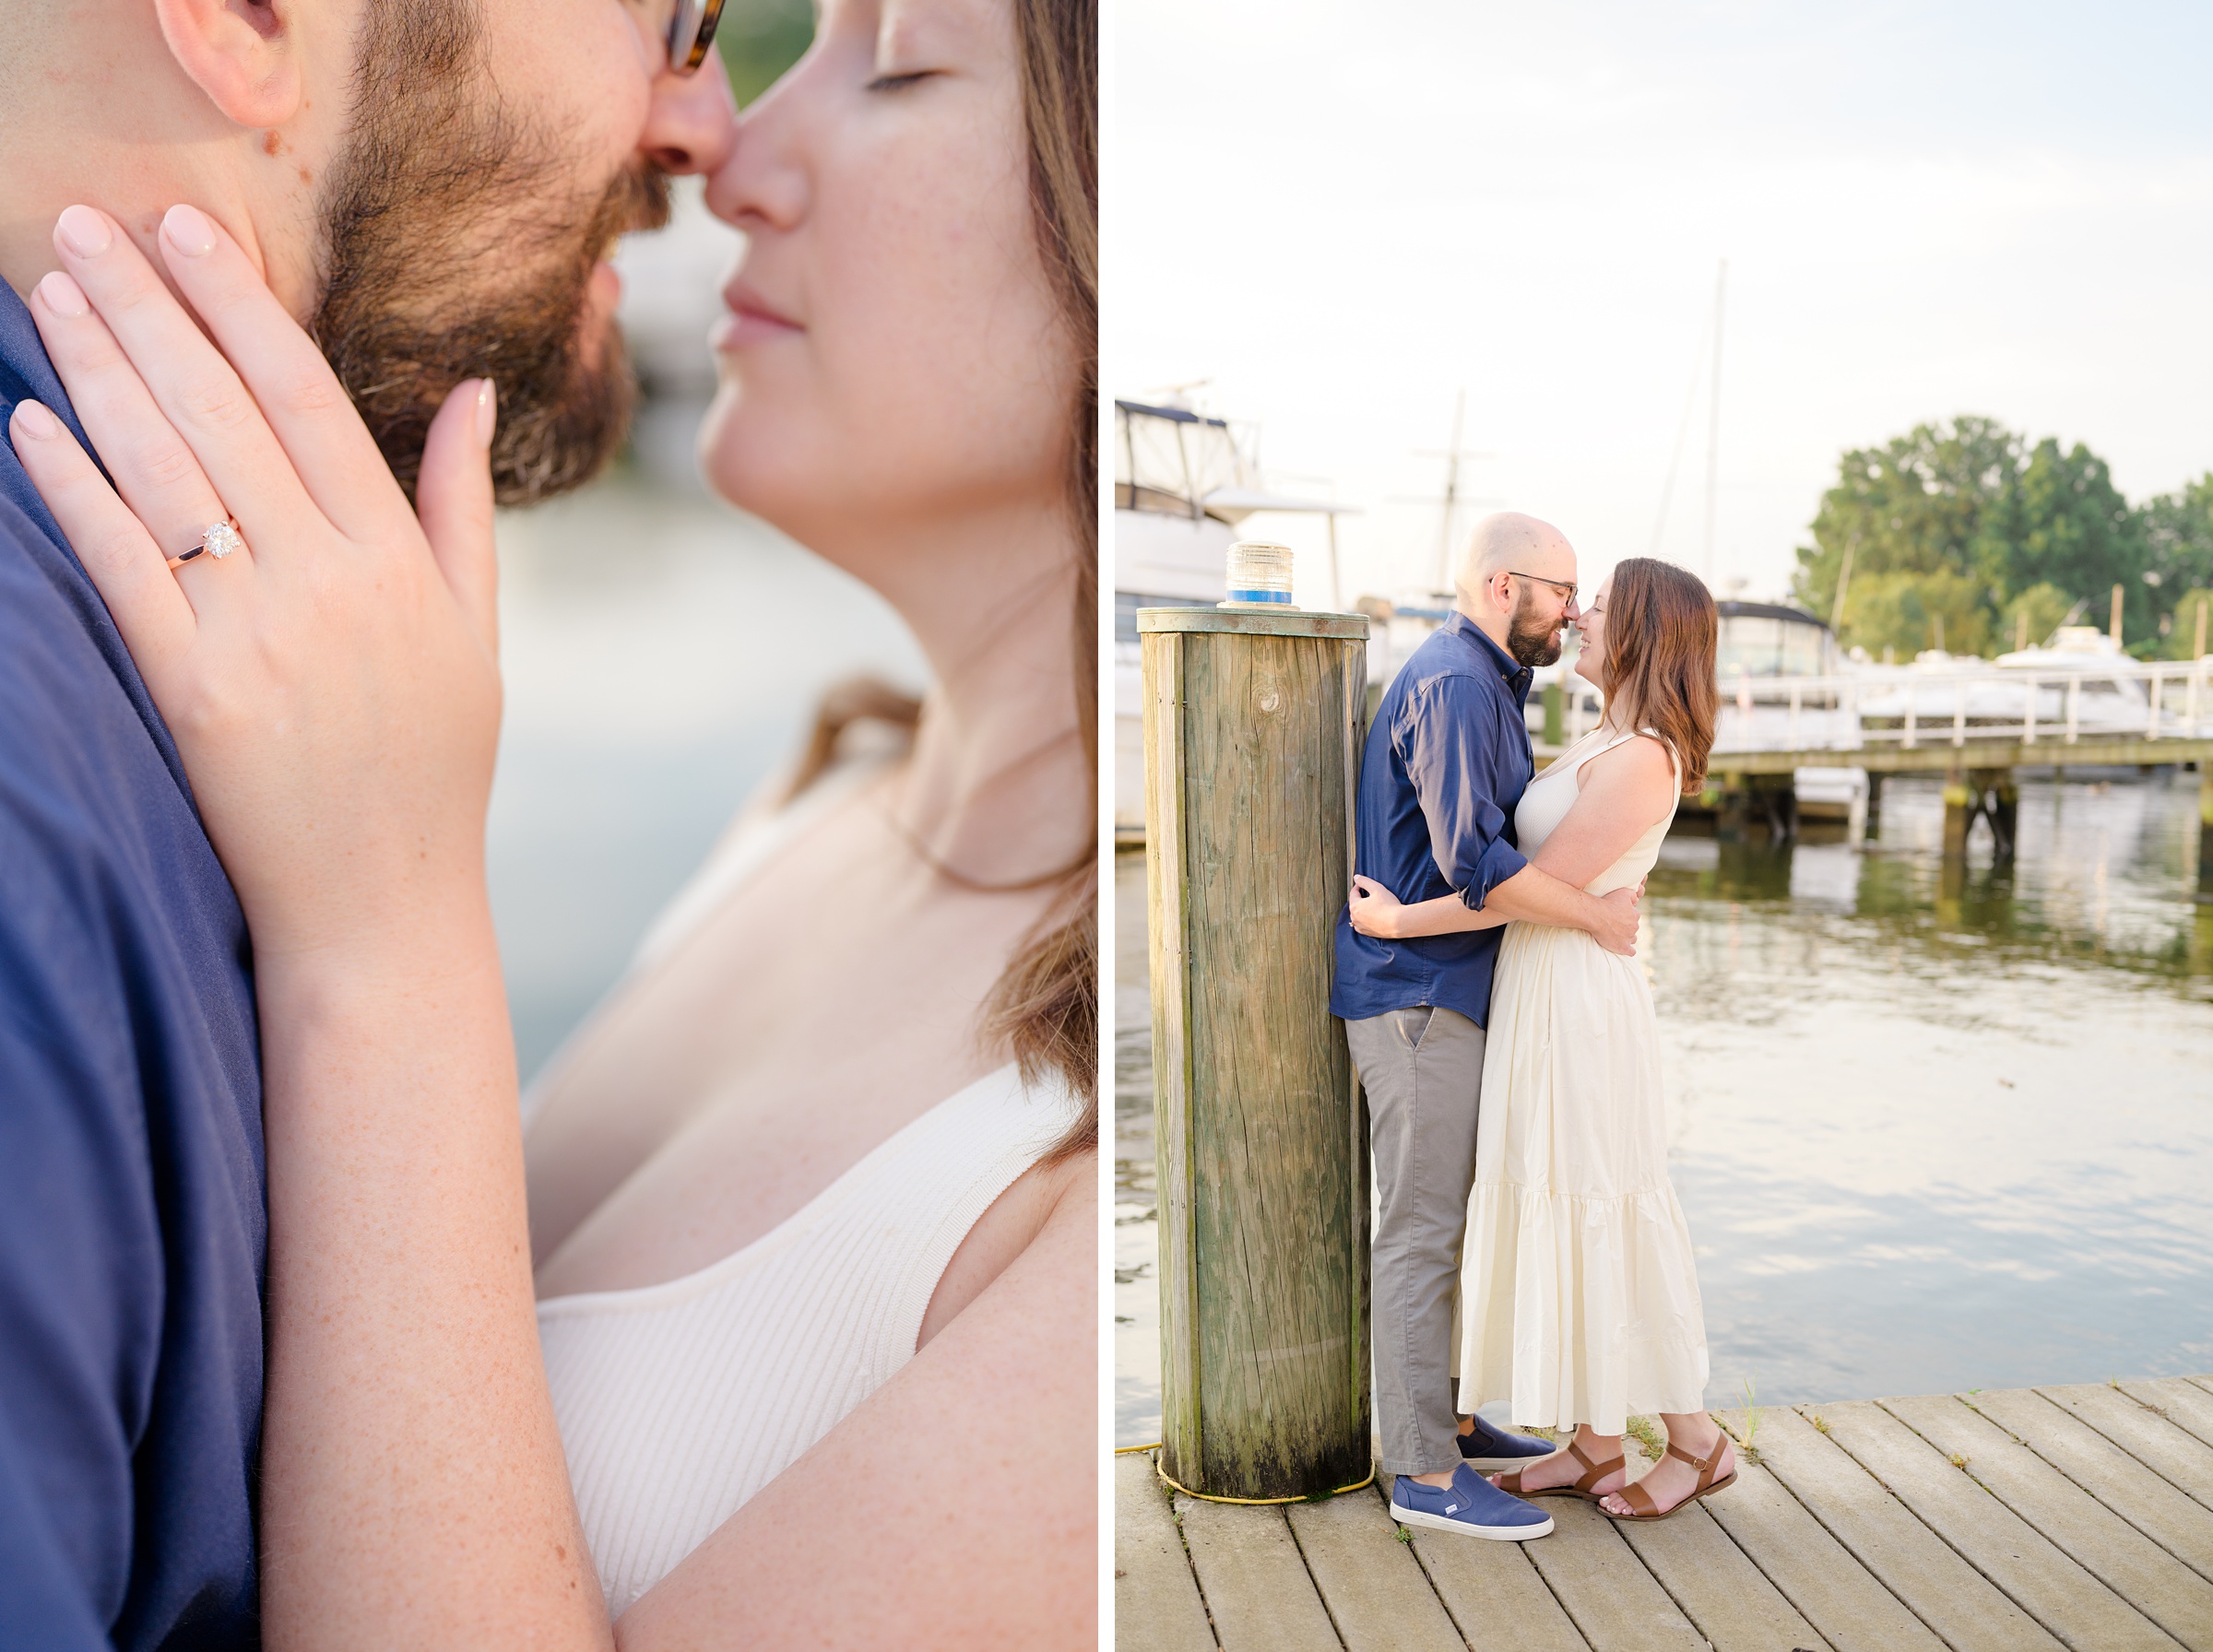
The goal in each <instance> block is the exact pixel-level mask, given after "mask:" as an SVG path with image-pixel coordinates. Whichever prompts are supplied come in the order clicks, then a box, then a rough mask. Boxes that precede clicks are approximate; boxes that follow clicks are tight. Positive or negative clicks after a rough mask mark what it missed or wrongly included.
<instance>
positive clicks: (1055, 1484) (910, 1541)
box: [616, 1151, 1099, 1652]
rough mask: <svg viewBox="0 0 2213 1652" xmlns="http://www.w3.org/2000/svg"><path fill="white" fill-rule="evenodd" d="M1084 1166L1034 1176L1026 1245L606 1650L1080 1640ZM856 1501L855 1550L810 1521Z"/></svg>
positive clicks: (1092, 1495)
mask: <svg viewBox="0 0 2213 1652" xmlns="http://www.w3.org/2000/svg"><path fill="white" fill-rule="evenodd" d="M1097 1164H1098V1160H1097V1155H1096V1153H1095V1152H1088V1151H1087V1152H1083V1153H1080V1154H1077V1155H1075V1156H1073V1157H1071V1158H1070V1159H1068V1160H1066V1161H1064V1162H1062V1163H1060V1164H1058V1165H1055V1166H1053V1167H1051V1168H1052V1171H1053V1173H1054V1180H1055V1182H1056V1185H1057V1188H1058V1197H1057V1198H1055V1199H1054V1200H1053V1202H1052V1204H1051V1207H1050V1208H1049V1209H1047V1212H1046V1213H1045V1217H1044V1220H1043V1221H1042V1222H1041V1223H1040V1224H1039V1226H1038V1227H1037V1229H1036V1231H1035V1234H1034V1235H1033V1237H1032V1238H1031V1240H1030V1242H1029V1243H1028V1245H1025V1246H1024V1248H1023V1250H1022V1251H1021V1253H1020V1254H1019V1255H1018V1256H1016V1257H1014V1258H1013V1260H1012V1262H1011V1263H1009V1264H1008V1265H1007V1266H1006V1267H1005V1268H1003V1269H1001V1271H1000V1274H999V1277H998V1278H996V1279H994V1280H992V1281H991V1282H990V1284H989V1285H988V1286H987V1287H986V1288H985V1289H984V1291H983V1292H981V1293H980V1294H979V1295H978V1296H977V1298H976V1301H974V1302H973V1303H971V1304H968V1306H967V1307H966V1308H965V1309H964V1311H963V1312H962V1313H961V1314H959V1315H958V1316H955V1317H954V1319H953V1322H952V1323H951V1324H950V1325H948V1326H947V1327H945V1329H944V1331H943V1333H942V1334H941V1335H940V1336H938V1337H936V1338H935V1339H931V1340H930V1341H929V1345H928V1346H927V1347H925V1348H924V1349H923V1350H922V1351H920V1352H918V1353H917V1355H916V1356H915V1357H914V1358H913V1359H912V1360H910V1361H909V1362H908V1363H906V1365H905V1367H903V1368H902V1369H901V1370H900V1371H899V1373H898V1374H897V1375H894V1376H893V1378H892V1379H891V1381H889V1382H888V1383H886V1384H885V1385H884V1386H882V1387H881V1388H879V1389H878V1390H877V1391H876V1392H875V1393H874V1394H872V1395H870V1397H869V1398H867V1399H865V1400H863V1401H862V1402H861V1404H860V1405H859V1406H858V1408H857V1409H856V1410H854V1411H853V1412H852V1413H851V1414H850V1415H848V1416H847V1417H846V1419H845V1421H843V1422H840V1423H839V1424H838V1425H837V1426H836V1427H835V1428H834V1429H832V1430H831V1431H830V1433H829V1434H826V1435H825V1436H824V1437H823V1438H822V1440H820V1441H819V1442H817V1443H816V1444H815V1445H813V1446H812V1447H811V1449H809V1450H808V1451H807V1453H806V1454H805V1455H803V1456H802V1457H800V1458H799V1461H797V1462H796V1463H794V1464H793V1465H792V1466H791V1467H790V1468H789V1469H786V1470H785V1471H784V1472H783V1473H782V1474H781V1475H779V1476H777V1477H776V1479H775V1480H774V1481H771V1482H770V1483H769V1484H768V1485H767V1486H766V1487H765V1488H764V1489H763V1491H762V1492H761V1493H760V1495H758V1496H757V1497H755V1498H754V1499H753V1500H752V1501H751V1503H748V1504H746V1505H745V1506H744V1507H743V1508H741V1509H740V1510H739V1511H738V1512H737V1513H736V1514H735V1515H733V1516H730V1518H729V1519H728V1521H726V1522H725V1523H724V1524H723V1526H722V1527H721V1528H719V1529H718V1530H717V1531H716V1533H715V1534H714V1536H712V1537H710V1538H709V1539H708V1540H706V1542H704V1544H702V1545H701V1546H700V1547H699V1548H698V1549H696V1550H694V1551H693V1552H692V1554H690V1555H689V1556H688V1557H686V1558H685V1559H684V1560H683V1561H682V1562H681V1563H680V1564H679V1565H678V1566H677V1567H676V1569H675V1570H674V1571H673V1572H671V1573H670V1574H669V1575H668V1576H667V1577H666V1578H664V1579H662V1581H661V1582H660V1583H658V1584H657V1585H655V1586H654V1587H653V1588H651V1589H649V1590H648V1591H647V1592H646V1594H645V1597H644V1598H643V1599H640V1600H639V1601H638V1603H637V1604H636V1605H635V1606H633V1608H632V1609H631V1610H630V1611H628V1612H627V1613H625V1614H624V1616H623V1618H622V1620H621V1622H620V1623H619V1624H617V1626H616V1639H617V1644H618V1645H619V1646H621V1648H623V1652H660V1648H662V1647H665V1646H666V1647H675V1646H699V1645H703V1644H709V1643H712V1644H716V1645H752V1646H798V1645H806V1646H840V1647H842V1646H855V1647H859V1646H901V1647H911V1648H915V1649H916V1652H935V1649H937V1648H944V1649H945V1652H954V1649H956V1648H966V1647H970V1646H1000V1645H1006V1646H1082V1645H1088V1644H1090V1641H1091V1639H1092V1638H1094V1637H1095V1634H1096V1624H1095V1621H1094V1615H1093V1614H1094V1602H1095V1598H1096V1587H1097V1585H1096V1581H1095V1579H1096V1566H1097V1553H1098V1535H1097V1524H1096V1516H1097V1508H1098V1472H1099V1452H1098V1424H1097V1421H1096V1419H1097V1400H1096V1396H1097V1390H1098V1363H1097V1362H1098V1318H1099V1316H1098V1299H1099V1274H1098V1258H1099V1233H1098V1197H1099V1196H1098V1186H1097ZM887 1445H889V1446H890V1447H891V1448H892V1449H893V1450H894V1451H895V1452H896V1465H897V1466H896V1470H895V1471H893V1470H890V1469H887V1467H886V1461H887V1459H886V1457H885V1452H886V1448H887ZM856 1500H858V1503H859V1504H863V1505H865V1508H866V1514H867V1523H868V1540H867V1541H866V1542H857V1541H854V1540H852V1539H851V1536H850V1531H851V1528H850V1526H849V1524H847V1523H846V1522H844V1521H841V1520H836V1519H825V1518H824V1517H823V1511H824V1510H825V1509H841V1510H842V1509H848V1508H851V1507H853V1506H855V1504H856ZM1016 1510H1019V1511H1020V1513H1019V1515H1012V1514H1011V1511H1016ZM887 1582H888V1583H890V1584H891V1585H892V1587H886V1586H887Z"/></svg>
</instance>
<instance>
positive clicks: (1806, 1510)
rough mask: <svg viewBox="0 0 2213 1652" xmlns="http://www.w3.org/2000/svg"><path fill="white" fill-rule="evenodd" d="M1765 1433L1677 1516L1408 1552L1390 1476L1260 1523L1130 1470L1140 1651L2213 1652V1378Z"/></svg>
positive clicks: (1733, 1420)
mask: <svg viewBox="0 0 2213 1652" xmlns="http://www.w3.org/2000/svg"><path fill="white" fill-rule="evenodd" d="M1719 1414H1720V1415H1721V1417H1722V1422H1724V1423H1725V1424H1726V1425H1727V1426H1728V1427H1729V1429H1730V1432H1731V1433H1732V1434H1735V1435H1736V1436H1737V1437H1738V1438H1739V1439H1740V1440H1741V1439H1742V1438H1744V1437H1745V1434H1746V1429H1747V1420H1746V1417H1745V1416H1744V1415H1743V1414H1742V1413H1739V1412H1722V1413H1719ZM1753 1440H1754V1443H1755V1444H1756V1445H1757V1446H1758V1448H1759V1451H1758V1458H1759V1460H1758V1461H1757V1464H1753V1463H1749V1462H1746V1463H1745V1464H1744V1465H1743V1466H1742V1467H1741V1469H1740V1478H1739V1480H1738V1482H1737V1484H1736V1485H1735V1486H1734V1487H1732V1488H1731V1489H1730V1490H1729V1491H1727V1492H1724V1493H1722V1494H1721V1495H1719V1496H1718V1497H1715V1498H1713V1499H1711V1500H1710V1501H1709V1502H1707V1503H1706V1504H1702V1505H1701V1506H1699V1507H1697V1508H1693V1509H1690V1510H1686V1512H1685V1513H1683V1514H1682V1515H1680V1516H1676V1517H1675V1518H1674V1519H1672V1520H1667V1521H1663V1522H1660V1523H1658V1524H1654V1525H1651V1526H1643V1527H1636V1526H1615V1524H1614V1523H1613V1522H1611V1521H1609V1520H1607V1519H1606V1518H1605V1517H1604V1516H1603V1515H1601V1514H1600V1513H1599V1512H1598V1511H1597V1510H1596V1509H1595V1508H1592V1507H1591V1506H1589V1505H1588V1504H1580V1503H1575V1502H1572V1501H1569V1500H1567V1499H1558V1500H1555V1501H1553V1502H1551V1503H1549V1504H1547V1505H1546V1506H1547V1507H1549V1508H1550V1509H1551V1510H1552V1512H1553V1514H1554V1516H1555V1517H1556V1519H1557V1521H1558V1528H1557V1529H1556V1531H1555V1532H1554V1533H1553V1535H1552V1536H1550V1537H1548V1538H1543V1539H1540V1540H1537V1541H1536V1542H1533V1543H1526V1544H1516V1543H1490V1542H1483V1541H1480V1540H1473V1539H1468V1538H1456V1537H1452V1536H1450V1535H1449V1534H1446V1533H1441V1532H1422V1533H1419V1534H1414V1535H1411V1536H1409V1537H1408V1538H1407V1539H1405V1540H1402V1539H1401V1537H1400V1534H1399V1530H1398V1528H1396V1527H1395V1526H1394V1524H1393V1523H1392V1521H1391V1515H1390V1511H1389V1508H1388V1506H1387V1504H1388V1499H1389V1497H1390V1481H1389V1478H1388V1477H1384V1478H1383V1479H1381V1480H1380V1481H1379V1483H1378V1485H1377V1486H1376V1487H1373V1488H1370V1489H1369V1490H1367V1491H1363V1492H1357V1493H1352V1494H1350V1495H1347V1496H1344V1497H1340V1498H1336V1499H1334V1500H1332V1501H1331V1502H1327V1503H1316V1504H1290V1505H1288V1506H1287V1507H1272V1508H1238V1507H1231V1506H1228V1505H1225V1504H1207V1503H1200V1502H1197V1501H1194V1500H1193V1499H1191V1498H1189V1497H1182V1496H1177V1495H1175V1494H1173V1493H1170V1492H1169V1491H1168V1490H1167V1488H1166V1487H1165V1486H1163V1485H1162V1484H1161V1482H1160V1480H1159V1478H1158V1477H1157V1476H1156V1475H1155V1474H1154V1471H1153V1461H1152V1457H1150V1455H1148V1454H1133V1455H1131V1456H1128V1457H1118V1458H1117V1459H1116V1463H1115V1500H1116V1522H1117V1527H1116V1528H1117V1534H1118V1535H1117V1542H1116V1561H1115V1614H1116V1645H1117V1646H1118V1647H1120V1648H1122V1649H1123V1652H1153V1649H1154V1648H1158V1649H1159V1652H1207V1649H1208V1648H1220V1649H1221V1652H1244V1649H1245V1648H1254V1649H1256V1652H1258V1649H1260V1648H1266V1649H1267V1652H1336V1649H1338V1648H1342V1649H1343V1652H1365V1649H1366V1648H1369V1647H1374V1648H1378V1649H1379V1652H1382V1649H1389V1652H1398V1649H1399V1648H1405V1649H1407V1652H1428V1649H1429V1648H1436V1649H1437V1652H1486V1649H1487V1648H1491V1647H1499V1648H1506V1647H1511V1648H1513V1652H1616V1649H1619V1652H1663V1649H1672V1648H1676V1647H1681V1648H1683V1649H1684V1652H1706V1649H1708V1648H1711V1649H1712V1652H1801V1649H1803V1652H1947V1649H1948V1652H1980V1649H1982V1648H1990V1649H1991V1652H2029V1649H2030V1648H2038V1647H2041V1648H2046V1649H2048V1652H2049V1649H2053V1648H2062V1647H2064V1648H2066V1652H2108V1649H2109V1648H2113V1649H2119V1648H2126V1647H2145V1648H2157V1649H2159V1652H2174V1649H2177V1648H2188V1649H2189V1652H2213V1376H2208V1377H2191V1378H2183V1377H2168V1378H2162V1379H2160V1380H2158V1381H2151V1382H2124V1383H2119V1384H2107V1383H2094V1384H2082V1385H2077V1386H2066V1387H2047V1388H2020V1389H2012V1390H2007V1391H2006V1392H2002V1393H2001V1392H1988V1393H1973V1394H1956V1395H1935V1396H1929V1397H1923V1398H1902V1399H1880V1400H1856V1401H1850V1402H1844V1403H1840V1404H1836V1405H1824V1406H1798V1407H1794V1408H1784V1407H1774V1408H1770V1409H1769V1410H1767V1411H1766V1412H1765V1413H1764V1414H1763V1415H1762V1416H1761V1418H1760V1421H1759V1423H1758V1426H1757V1430H1756V1431H1755V1432H1754V1434H1753ZM1630 1461H1631V1463H1632V1464H1633V1465H1635V1471H1636V1472H1639V1473H1641V1472H1642V1471H1643V1468H1644V1465H1643V1464H1642V1463H1641V1462H1640V1461H1639V1458H1638V1457H1637V1456H1636V1454H1635V1453H1634V1452H1632V1453H1631V1456H1630Z"/></svg>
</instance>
